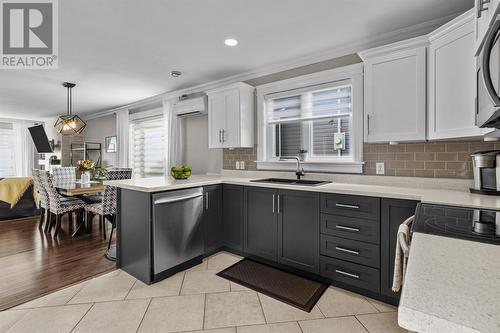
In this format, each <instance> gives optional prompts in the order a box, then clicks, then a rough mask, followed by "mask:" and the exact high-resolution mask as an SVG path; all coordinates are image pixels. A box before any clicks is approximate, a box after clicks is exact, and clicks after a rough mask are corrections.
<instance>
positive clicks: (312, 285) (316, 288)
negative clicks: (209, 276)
mask: <svg viewBox="0 0 500 333" xmlns="http://www.w3.org/2000/svg"><path fill="white" fill-rule="evenodd" d="M217 275H218V276H220V277H222V278H225V279H227V280H230V281H233V282H235V283H238V284H240V285H242V286H245V287H247V288H250V289H253V290H255V291H257V292H259V293H262V294H264V295H267V296H269V297H272V298H274V299H277V300H279V301H281V302H284V303H287V304H289V305H292V306H294V307H296V308H298V309H301V310H303V311H307V312H311V310H312V308H313V307H314V305H316V302H318V300H319V299H320V297H321V295H323V293H324V292H325V290H326V289H327V288H328V285H327V284H325V283H320V282H317V281H313V280H310V279H307V278H303V277H301V276H298V275H295V274H291V273H288V272H285V271H283V270H280V269H277V268H274V267H271V266H268V265H264V264H261V263H258V262H256V261H253V260H250V259H243V260H241V261H240V262H237V263H236V264H234V265H232V266H230V267H228V268H226V269H225V270H223V271H221V272H219V273H217Z"/></svg>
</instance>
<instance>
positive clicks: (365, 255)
mask: <svg viewBox="0 0 500 333" xmlns="http://www.w3.org/2000/svg"><path fill="white" fill-rule="evenodd" d="M320 253H321V254H322V255H325V256H330V257H334V258H337V259H342V260H347V261H352V262H355V263H357V264H361V265H366V266H371V267H375V268H379V267H380V248H379V246H378V245H375V244H369V243H365V242H359V241H355V240H352V239H345V238H340V237H333V236H328V235H321V247H320Z"/></svg>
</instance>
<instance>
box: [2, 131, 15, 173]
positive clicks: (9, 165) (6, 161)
mask: <svg viewBox="0 0 500 333" xmlns="http://www.w3.org/2000/svg"><path fill="white" fill-rule="evenodd" d="M14 151H15V150H14V129H13V126H12V124H11V123H3V122H0V177H1V178H3V177H11V176H15V175H16V159H15V156H14Z"/></svg>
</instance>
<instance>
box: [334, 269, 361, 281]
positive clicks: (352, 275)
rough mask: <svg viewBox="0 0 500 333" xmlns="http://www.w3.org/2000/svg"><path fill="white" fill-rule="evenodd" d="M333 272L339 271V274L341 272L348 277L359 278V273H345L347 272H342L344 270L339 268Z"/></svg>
mask: <svg viewBox="0 0 500 333" xmlns="http://www.w3.org/2000/svg"><path fill="white" fill-rule="evenodd" d="M335 273H339V274H342V275H345V276H348V277H352V278H355V279H359V275H358V274H352V273H347V272H344V271H341V270H338V269H336V270H335Z"/></svg>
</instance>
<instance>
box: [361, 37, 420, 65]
mask: <svg viewBox="0 0 500 333" xmlns="http://www.w3.org/2000/svg"><path fill="white" fill-rule="evenodd" d="M427 45H429V37H428V36H427V35H423V36H419V37H414V38H410V39H406V40H403V41H400V42H396V43H392V44H387V45H382V46H377V47H375V48H372V49H368V50H363V51H360V52H358V55H359V57H360V58H361V59H362V60H363V61H366V60H367V59H369V58H372V57H377V56H380V55H384V54H391V53H394V52H399V51H404V50H408V49H414V48H417V47H425V46H427Z"/></svg>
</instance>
